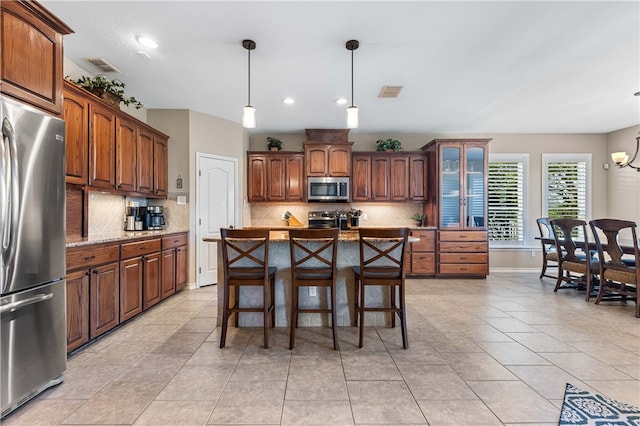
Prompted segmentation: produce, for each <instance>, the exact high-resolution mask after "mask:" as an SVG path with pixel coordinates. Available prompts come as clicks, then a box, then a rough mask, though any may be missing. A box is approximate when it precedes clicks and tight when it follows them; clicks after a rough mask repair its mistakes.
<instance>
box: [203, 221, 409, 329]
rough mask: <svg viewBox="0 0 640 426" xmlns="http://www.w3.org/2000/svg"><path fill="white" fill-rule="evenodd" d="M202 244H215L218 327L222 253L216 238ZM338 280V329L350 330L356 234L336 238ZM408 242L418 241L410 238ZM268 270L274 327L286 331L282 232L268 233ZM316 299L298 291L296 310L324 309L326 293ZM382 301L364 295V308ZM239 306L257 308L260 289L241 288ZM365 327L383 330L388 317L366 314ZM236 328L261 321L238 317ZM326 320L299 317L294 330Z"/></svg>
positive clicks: (286, 257)
mask: <svg viewBox="0 0 640 426" xmlns="http://www.w3.org/2000/svg"><path fill="white" fill-rule="evenodd" d="M203 241H205V242H210V243H216V244H218V250H217V252H218V283H220V285H219V286H218V325H220V324H221V321H222V300H223V295H222V290H223V288H222V287H223V286H222V283H223V282H224V268H223V265H222V249H221V243H220V239H219V238H204V239H203ZM338 241H339V242H338V257H337V266H338V276H337V279H336V298H337V316H338V325H339V326H351V325H352V323H353V320H354V318H355V317H354V311H353V309H354V303H355V301H354V280H353V272H352V270H351V266H353V265H358V264H359V262H360V252H359V244H358V231H344V232H340V235H339V237H338ZM409 241H410V242H415V241H418V240H417V239H416V238H410V240H409ZM269 266H275V267H277V268H278V270H277V272H276V286H275V311H276V326H277V327H286V326H288V325H289V318H290V312H291V311H290V301H291V287H290V281H291V257H290V253H289V233H288V232H287V231H286V230H278V231H274V230H272V231H270V233H269ZM320 290H322V291H318V292H317V293H316V295H310V294H309V291H308V290H307V289H302V290H301V291H300V299H299V301H300V306H305V307H320V306H327V298H328V297H329V293H328V290H325V289H320ZM383 297H384V301H385V302H387V299H388V294H383V293H381V292H380V293H378V292H371V291H369V292H368V293H367V304H370V305H375V304H376V303H381V302H382V299H381V298H383ZM240 300H241V302H242V303H243V306H252V305H254V306H261V305H262V289H261V288H243V289H242V297H241V298H240ZM365 321H366V324H367V325H379V326H383V325H385V324H387V321H388V317H387V318H385V314H384V313H381V312H375V313H373V312H372V313H368V314H367V316H366V320H365ZM238 325H239V326H241V327H262V325H263V320H262V314H261V313H242V314H241V315H240V320H239V322H238ZM329 325H330V322H329V316H328V315H323V314H306V313H300V315H299V317H298V326H300V327H305V326H307V327H309V326H313V327H315V326H329Z"/></svg>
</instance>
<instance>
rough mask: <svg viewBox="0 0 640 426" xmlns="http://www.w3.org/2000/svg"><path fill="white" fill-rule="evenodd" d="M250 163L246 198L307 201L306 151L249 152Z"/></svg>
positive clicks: (248, 161)
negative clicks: (305, 185)
mask: <svg viewBox="0 0 640 426" xmlns="http://www.w3.org/2000/svg"><path fill="white" fill-rule="evenodd" d="M247 164H248V167H247V197H248V200H249V201H250V202H264V201H303V200H304V193H305V191H304V155H303V154H300V153H289V152H285V153H283V152H261V153H256V152H249V153H248V154H247Z"/></svg>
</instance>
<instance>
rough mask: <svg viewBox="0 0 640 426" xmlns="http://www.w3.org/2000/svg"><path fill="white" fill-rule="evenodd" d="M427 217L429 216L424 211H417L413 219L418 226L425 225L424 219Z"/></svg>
mask: <svg viewBox="0 0 640 426" xmlns="http://www.w3.org/2000/svg"><path fill="white" fill-rule="evenodd" d="M426 218H427V216H426V215H425V214H424V213H415V214H414V215H413V216H411V219H413V220H415V221H416V225H417V226H424V221H425V219H426Z"/></svg>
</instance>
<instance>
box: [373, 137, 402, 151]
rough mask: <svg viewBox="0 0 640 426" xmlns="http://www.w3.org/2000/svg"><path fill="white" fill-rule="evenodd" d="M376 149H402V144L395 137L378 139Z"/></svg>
mask: <svg viewBox="0 0 640 426" xmlns="http://www.w3.org/2000/svg"><path fill="white" fill-rule="evenodd" d="M376 144H377V147H376V151H402V144H401V143H400V141H399V140H397V139H378V140H377V141H376Z"/></svg>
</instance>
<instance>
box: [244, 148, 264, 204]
mask: <svg viewBox="0 0 640 426" xmlns="http://www.w3.org/2000/svg"><path fill="white" fill-rule="evenodd" d="M247 163H248V166H247V198H248V200H249V201H250V202H252V201H253V202H259V201H267V182H266V179H267V158H266V157H265V156H264V155H255V154H248V155H247Z"/></svg>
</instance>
